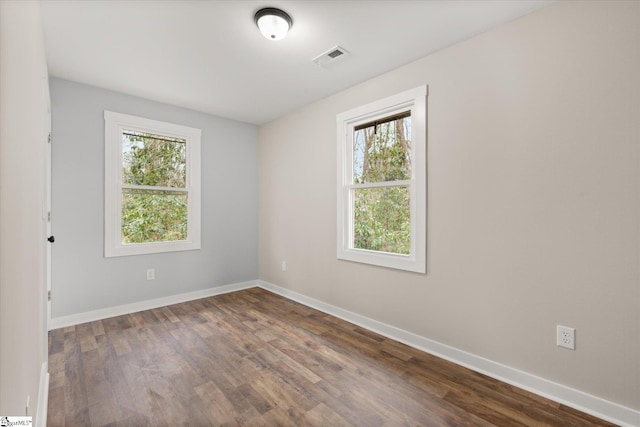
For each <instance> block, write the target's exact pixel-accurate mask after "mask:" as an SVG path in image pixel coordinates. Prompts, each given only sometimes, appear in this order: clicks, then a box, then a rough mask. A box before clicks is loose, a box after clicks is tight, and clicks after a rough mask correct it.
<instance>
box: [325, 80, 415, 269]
mask: <svg viewBox="0 0 640 427" xmlns="http://www.w3.org/2000/svg"><path fill="white" fill-rule="evenodd" d="M426 96H427V87H426V86H421V87H419V88H416V89H413V90H409V91H406V92H403V93H400V94H398V95H395V96H391V97H389V98H385V99H382V100H379V101H376V102H373V103H371V104H367V105H364V106H362V107H359V108H356V109H353V110H350V111H347V112H344V113H342V114H339V115H338V116H337V127H338V200H337V205H338V235H337V242H338V244H337V253H338V258H339V259H344V260H349V261H356V262H362V263H367V264H374V265H379V266H384V267H390V268H397V269H402V270H408V271H414V272H420V273H424V272H425V266H426V204H427V201H426V139H427V132H426V120H427V118H426V117H427V116H426V103H427V101H426Z"/></svg>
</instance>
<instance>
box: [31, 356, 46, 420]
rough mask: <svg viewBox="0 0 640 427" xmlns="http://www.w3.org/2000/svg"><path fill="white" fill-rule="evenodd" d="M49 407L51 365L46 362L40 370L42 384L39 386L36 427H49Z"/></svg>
mask: <svg viewBox="0 0 640 427" xmlns="http://www.w3.org/2000/svg"><path fill="white" fill-rule="evenodd" d="M48 407H49V363H48V362H44V363H43V364H42V367H41V368H40V384H39V386H38V405H37V409H36V417H35V418H36V419H35V423H34V425H35V426H36V427H46V426H47V408H48Z"/></svg>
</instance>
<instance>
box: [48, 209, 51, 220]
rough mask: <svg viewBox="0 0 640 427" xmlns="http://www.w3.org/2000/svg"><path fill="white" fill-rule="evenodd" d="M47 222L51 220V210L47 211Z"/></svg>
mask: <svg viewBox="0 0 640 427" xmlns="http://www.w3.org/2000/svg"><path fill="white" fill-rule="evenodd" d="M47 222H51V211H49V212H47Z"/></svg>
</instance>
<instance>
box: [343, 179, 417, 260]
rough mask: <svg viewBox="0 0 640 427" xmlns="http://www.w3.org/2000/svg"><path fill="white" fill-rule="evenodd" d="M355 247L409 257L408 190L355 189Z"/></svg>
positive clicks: (382, 188)
mask: <svg viewBox="0 0 640 427" xmlns="http://www.w3.org/2000/svg"><path fill="white" fill-rule="evenodd" d="M352 191H353V217H354V218H353V247H354V248H355V249H367V250H371V251H381V252H391V253H396V254H403V255H408V254H409V249H410V247H411V233H410V230H411V224H410V208H409V189H408V188H407V187H378V188H357V189H353V190H352Z"/></svg>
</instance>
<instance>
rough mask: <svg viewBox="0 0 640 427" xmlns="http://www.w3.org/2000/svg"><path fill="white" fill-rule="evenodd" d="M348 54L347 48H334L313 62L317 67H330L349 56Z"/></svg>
mask: <svg viewBox="0 0 640 427" xmlns="http://www.w3.org/2000/svg"><path fill="white" fill-rule="evenodd" d="M348 54H349V52H348V51H347V50H346V49H345V48H343V47H340V46H334V47H332V48H331V49H329V50H328V51H326V52H324V53H321V54H320V55H318V56H316V57H315V58H313V60H312V61H313V62H315V63H316V64H317V65H319V66H321V67H323V66H325V65H329V64H331V63H333V62H335V61H337V60H338V59H340V58H343V57H345V56H347V55H348Z"/></svg>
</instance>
